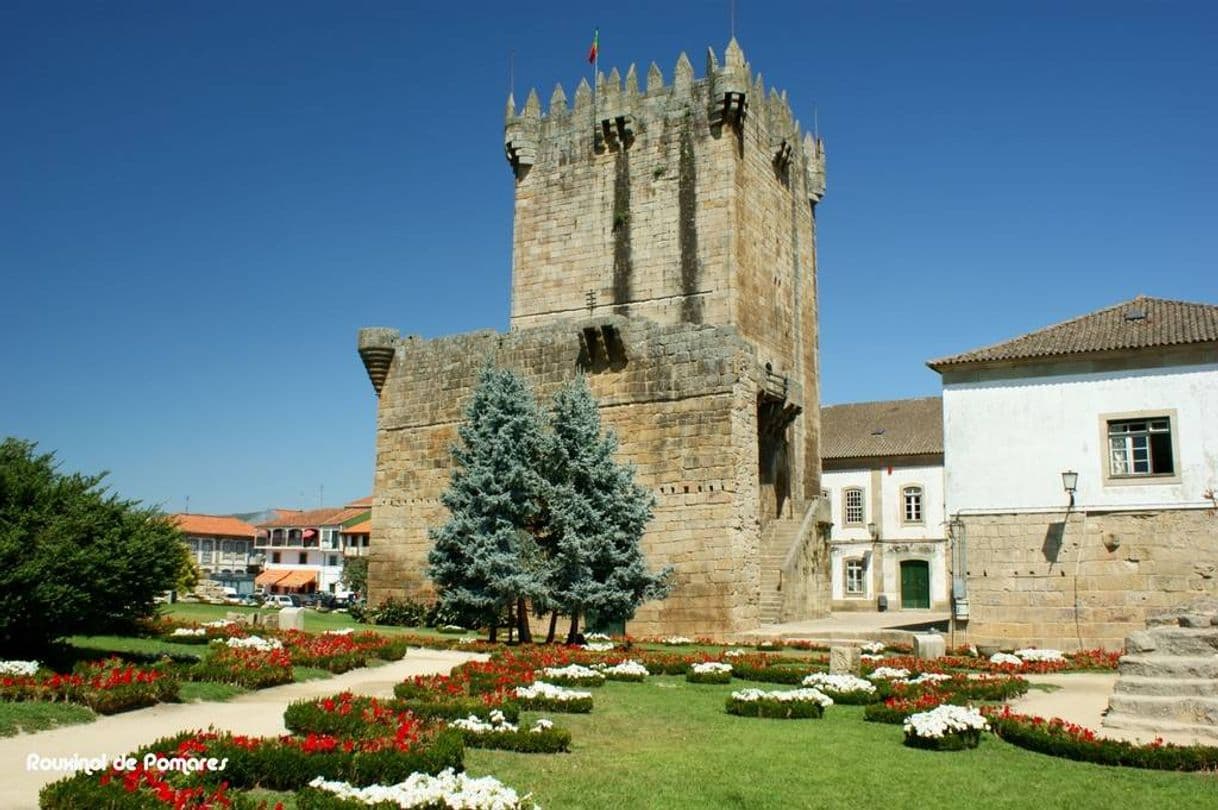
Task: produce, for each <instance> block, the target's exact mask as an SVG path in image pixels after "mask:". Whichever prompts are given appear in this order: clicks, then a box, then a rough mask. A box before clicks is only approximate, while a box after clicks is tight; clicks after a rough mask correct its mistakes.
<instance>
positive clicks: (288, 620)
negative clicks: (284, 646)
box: [279, 607, 304, 630]
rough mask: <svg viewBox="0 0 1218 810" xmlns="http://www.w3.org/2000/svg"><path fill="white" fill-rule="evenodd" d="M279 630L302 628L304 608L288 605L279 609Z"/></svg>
mask: <svg viewBox="0 0 1218 810" xmlns="http://www.w3.org/2000/svg"><path fill="white" fill-rule="evenodd" d="M279 629H280V630H304V608H298V607H290V608H284V609H283V610H281V611H279Z"/></svg>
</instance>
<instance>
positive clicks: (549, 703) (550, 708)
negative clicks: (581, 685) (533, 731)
mask: <svg viewBox="0 0 1218 810" xmlns="http://www.w3.org/2000/svg"><path fill="white" fill-rule="evenodd" d="M513 699H514V700H515V701H516V703H517V704H518V705H519V706H520V708H521V709H524V710H525V711H532V712H556V713H558V714H587V713H588V712H590V711H592V698H591V697H586V698H579V699H577V700H551V699H550V698H541V697H538V698H522V697H516V698H513Z"/></svg>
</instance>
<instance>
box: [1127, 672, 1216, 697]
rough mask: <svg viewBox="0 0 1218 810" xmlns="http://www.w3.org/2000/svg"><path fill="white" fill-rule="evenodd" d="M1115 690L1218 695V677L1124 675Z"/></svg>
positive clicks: (1158, 694)
mask: <svg viewBox="0 0 1218 810" xmlns="http://www.w3.org/2000/svg"><path fill="white" fill-rule="evenodd" d="M1114 691H1115V692H1116V693H1117V694H1123V695H1151V696H1163V697H1171V696H1178V697H1218V679H1215V678H1162V677H1146V676H1140V675H1122V676H1121V677H1120V678H1118V679H1117V682H1116V689H1115V690H1114Z"/></svg>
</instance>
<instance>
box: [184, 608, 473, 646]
mask: <svg viewBox="0 0 1218 810" xmlns="http://www.w3.org/2000/svg"><path fill="white" fill-rule="evenodd" d="M230 611H236V612H241V613H258V612H259V610H258V609H257V608H251V607H237V606H230V605H204V604H199V603H194V602H178V603H176V604H172V605H162V607H161V614H162V615H164V616H169V617H171V618H174V619H179V620H182V621H191V622H211V621H216V620H217V619H223V618H226V617H227V615H228V613H229V612H230ZM261 612H262V613H266V614H270V615H274V613H275V611H271V610H263V611H261ZM304 616H305V622H304V624H305V626H304V629H305V630H306V631H307V632H310V633H320V632H322V631H324V630H340V629H343V628H346V627H353V628H355V629H356V630H375V631H376V632H378V633H384V634H385V635H395V634H402V633H409V634H410V635H416V636H431V637H435V638H447V639H453V638H459V636H456V635H453V634H450V633H441V632H440V631H439V630H435V629H433V628H430V627H393V626H391V625H380V624H360V623H359V622H357V621H355V619H353V618H351V615H350V614H349V613H336V612H333V611H331V612H330V613H319V612H317V611H316V610H312V609H309V608H306V609H305V614H304Z"/></svg>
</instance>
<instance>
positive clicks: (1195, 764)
mask: <svg viewBox="0 0 1218 810" xmlns="http://www.w3.org/2000/svg"><path fill="white" fill-rule="evenodd" d="M986 714H987V716H988V717H989V720H990V724H991V725H992V726H993V729H994V733H995V734H997V735H998V736H999V737H1001V738H1002V739H1004V740H1006V741H1007V742H1009V743H1011V744H1012V745H1017V746H1019V747H1020V748H1026V749H1028V750H1029V751H1037V752H1039V753H1042V754H1048V755H1049V756H1054V757H1065V758H1066V759H1074V760H1078V761H1080V762H1094V763H1096V764H1098V765H1120V766H1124V767H1128V768H1149V769H1154V770H1162V771H1201V770H1206V771H1212V770H1214V769H1216V768H1218V748H1216V747H1212V746H1206V745H1172V744H1170V743H1164V742H1163V741H1162V740H1155V741H1154V742H1151V743H1147V744H1144V745H1140V744H1138V743H1132V742H1126V741H1124V740H1110V739H1107V738H1104V737H1099V736H1096V734H1095V732H1093V731H1092V730H1091V729H1088V728H1083V727H1082V726H1077V725H1075V724H1073V723H1068V722H1066V721H1065V720H1062V719H1060V718H1056V717H1055V718H1053V719H1051V720H1046V719H1044V718H1043V717H1033V716H1031V715H1025V714H1016V713H1014V712H1012V711H1011V709H1010V707H1008V706H1004V707H1002V710H1001V711H998V710H994V711H990V712H986Z"/></svg>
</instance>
